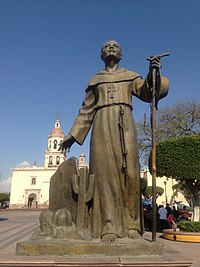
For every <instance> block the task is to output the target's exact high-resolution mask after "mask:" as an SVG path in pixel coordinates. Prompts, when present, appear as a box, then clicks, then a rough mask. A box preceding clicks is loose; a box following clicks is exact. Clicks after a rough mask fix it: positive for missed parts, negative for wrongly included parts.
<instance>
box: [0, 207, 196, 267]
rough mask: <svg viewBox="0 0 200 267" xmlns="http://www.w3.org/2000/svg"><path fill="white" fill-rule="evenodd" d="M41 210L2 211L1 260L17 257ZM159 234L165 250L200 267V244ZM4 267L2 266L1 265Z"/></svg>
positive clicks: (147, 234)
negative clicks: (175, 239) (175, 253)
mask: <svg viewBox="0 0 200 267" xmlns="http://www.w3.org/2000/svg"><path fill="white" fill-rule="evenodd" d="M40 212H41V211H40V210H36V209H30V210H0V241H1V242H0V259H6V258H8V259H10V258H13V257H18V259H19V257H20V256H15V248H16V243H17V242H19V241H26V240H28V239H29V238H30V237H31V235H32V233H33V231H34V229H35V228H36V227H37V226H39V220H38V218H39V215H40ZM161 236H162V234H161V233H157V241H159V242H162V243H163V244H164V248H165V249H166V250H167V249H168V248H170V249H172V250H173V251H177V252H179V253H180V254H182V255H183V257H185V258H188V259H193V260H195V262H194V263H193V265H192V267H200V243H185V242H175V241H170V240H166V239H162V238H161ZM144 238H145V239H147V240H151V233H150V232H145V234H144ZM1 266H2V265H1Z"/></svg>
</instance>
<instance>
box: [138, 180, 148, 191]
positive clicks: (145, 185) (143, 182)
mask: <svg viewBox="0 0 200 267" xmlns="http://www.w3.org/2000/svg"><path fill="white" fill-rule="evenodd" d="M146 187H147V180H146V179H144V178H140V188H141V192H144V191H145V190H146Z"/></svg>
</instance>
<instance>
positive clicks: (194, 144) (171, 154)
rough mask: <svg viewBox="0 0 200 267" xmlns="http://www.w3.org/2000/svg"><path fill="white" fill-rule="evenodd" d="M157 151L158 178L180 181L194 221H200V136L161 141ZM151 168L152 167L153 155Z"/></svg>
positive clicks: (181, 189) (180, 188)
mask: <svg viewBox="0 0 200 267" xmlns="http://www.w3.org/2000/svg"><path fill="white" fill-rule="evenodd" d="M156 151H157V157H156V166H157V176H160V177H162V176H167V177H168V178H175V179H176V180H177V181H178V183H179V185H180V187H179V190H180V191H182V193H183V194H184V195H185V196H186V198H187V199H188V200H189V202H190V203H192V205H193V214H194V220H195V221H199V220H200V206H199V205H200V135H196V136H181V137H177V138H171V139H167V140H164V141H161V142H159V143H158V144H157V146H156ZM149 166H151V154H150V159H149ZM150 170H151V168H150Z"/></svg>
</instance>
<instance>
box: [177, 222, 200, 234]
mask: <svg viewBox="0 0 200 267" xmlns="http://www.w3.org/2000/svg"><path fill="white" fill-rule="evenodd" d="M177 227H178V228H180V230H181V231H183V232H200V222H194V221H181V222H178V223H177Z"/></svg>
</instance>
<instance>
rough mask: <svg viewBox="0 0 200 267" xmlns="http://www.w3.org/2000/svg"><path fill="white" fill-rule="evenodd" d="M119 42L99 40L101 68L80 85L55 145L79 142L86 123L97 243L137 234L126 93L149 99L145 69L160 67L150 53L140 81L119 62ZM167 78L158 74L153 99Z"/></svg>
mask: <svg viewBox="0 0 200 267" xmlns="http://www.w3.org/2000/svg"><path fill="white" fill-rule="evenodd" d="M121 58H122V51H121V47H120V45H119V44H118V43H117V42H116V41H114V40H110V41H107V42H106V43H105V44H103V46H102V49H101V59H102V60H103V61H104V63H105V68H104V70H102V71H100V72H99V73H98V74H97V75H95V76H94V77H93V78H92V79H91V80H90V82H89V85H88V87H87V89H86V96H85V99H84V101H83V105H82V107H81V109H80V111H79V114H78V115H77V117H76V119H75V121H74V124H73V127H72V128H71V130H70V132H69V134H68V135H67V136H66V137H65V138H64V140H63V142H62V143H61V145H60V149H61V151H62V152H63V153H66V151H69V149H70V147H71V146H72V145H73V143H74V142H76V143H78V144H80V145H81V144H83V142H84V140H85V138H86V136H87V134H88V132H89V130H90V128H91V126H92V132H91V140H90V163H89V164H90V165H89V166H90V167H89V173H90V174H91V175H92V174H94V196H93V200H92V204H91V210H90V211H89V212H90V214H91V215H90V216H91V223H90V224H91V225H90V228H91V233H92V237H100V238H101V239H102V241H103V242H112V241H115V240H116V239H117V238H123V237H130V238H140V235H142V233H143V229H142V222H141V195H140V178H139V177H140V171H139V159H138V145H137V143H138V141H137V133H136V126H135V123H134V120H133V117H132V109H133V107H132V96H136V97H137V98H139V99H141V100H142V101H145V102H151V99H152V92H151V89H150V88H151V86H150V85H151V70H152V68H157V69H158V70H160V68H161V62H160V58H159V57H154V58H151V61H150V68H149V73H148V75H147V77H146V79H145V80H143V79H142V77H141V76H140V75H139V74H137V73H135V72H132V71H129V70H127V69H124V68H120V67H119V62H120V60H121ZM168 87H169V82H168V79H167V78H165V77H163V76H161V77H160V90H159V92H158V99H161V98H163V97H165V96H166V95H167V93H168Z"/></svg>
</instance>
